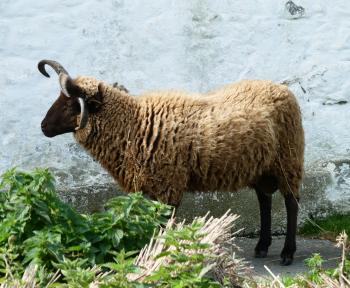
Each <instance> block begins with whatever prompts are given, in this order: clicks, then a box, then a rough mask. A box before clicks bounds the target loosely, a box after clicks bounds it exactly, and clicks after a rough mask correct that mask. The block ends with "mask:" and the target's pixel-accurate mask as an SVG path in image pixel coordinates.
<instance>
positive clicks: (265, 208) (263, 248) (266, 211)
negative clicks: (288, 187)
mask: <svg viewBox="0 0 350 288" xmlns="http://www.w3.org/2000/svg"><path fill="white" fill-rule="evenodd" d="M255 191H256V195H257V196H258V200H259V207H260V238H259V242H258V244H257V245H256V247H255V257H256V258H264V257H266V256H267V252H268V250H269V246H270V245H271V202H272V197H271V195H266V194H265V193H263V192H262V191H261V190H259V189H258V188H256V189H255Z"/></svg>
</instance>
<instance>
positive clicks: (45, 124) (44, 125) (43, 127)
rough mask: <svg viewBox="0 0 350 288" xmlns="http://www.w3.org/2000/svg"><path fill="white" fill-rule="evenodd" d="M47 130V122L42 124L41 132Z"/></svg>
mask: <svg viewBox="0 0 350 288" xmlns="http://www.w3.org/2000/svg"><path fill="white" fill-rule="evenodd" d="M45 128H47V123H46V122H44V121H43V122H41V130H45Z"/></svg>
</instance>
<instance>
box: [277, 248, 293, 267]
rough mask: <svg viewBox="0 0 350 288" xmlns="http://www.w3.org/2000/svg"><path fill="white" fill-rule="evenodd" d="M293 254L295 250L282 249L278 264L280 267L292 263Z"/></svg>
mask: <svg viewBox="0 0 350 288" xmlns="http://www.w3.org/2000/svg"><path fill="white" fill-rule="evenodd" d="M294 252H295V249H287V248H283V250H282V252H281V262H280V263H281V265H282V266H288V265H290V264H292V263H293V255H294Z"/></svg>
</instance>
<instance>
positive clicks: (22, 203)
mask: <svg viewBox="0 0 350 288" xmlns="http://www.w3.org/2000/svg"><path fill="white" fill-rule="evenodd" d="M170 214H171V208H170V207H169V206H167V205H164V204H161V203H159V202H156V201H150V200H147V199H146V198H144V197H142V195H141V194H140V193H135V194H132V195H130V196H125V197H117V198H114V199H112V200H110V201H109V202H108V203H107V205H106V211H104V212H99V213H95V214H92V215H83V214H79V213H78V212H76V211H75V210H74V209H73V208H71V207H70V206H69V205H67V204H65V203H64V202H62V201H61V200H60V199H59V197H58V196H57V194H56V192H55V188H54V179H53V177H52V175H51V174H50V172H49V171H48V170H44V169H36V170H35V171H33V172H32V173H25V172H19V171H17V170H16V169H11V170H9V171H7V172H6V173H5V174H4V175H3V177H2V181H1V183H0V254H1V255H0V274H2V275H3V277H6V275H9V273H10V272H11V273H10V274H11V275H13V276H19V275H21V274H22V273H23V271H24V269H25V267H26V266H28V265H32V264H37V265H39V267H40V269H44V270H45V272H42V273H41V274H45V273H46V274H47V275H50V273H53V272H54V271H55V269H57V268H59V269H61V270H62V271H67V272H66V273H63V275H64V277H65V278H66V280H69V281H71V282H72V283H75V282H74V281H75V280H74V279H75V278H74V277H73V276H72V275H73V274H72V273H70V272H69V271H72V269H68V268H67V267H70V265H74V264H76V265H78V266H79V268H81V269H82V271H81V273H82V275H83V276H84V277H85V278H86V279H85V280H86V282H88V281H90V279H91V278H92V277H93V274H94V273H93V272H91V271H92V270H91V271H90V272H89V273H87V272H86V271H87V270H86V269H91V268H92V267H94V265H96V264H102V263H107V262H109V261H111V260H113V256H114V255H115V253H116V252H118V251H122V250H123V249H124V250H125V251H130V250H133V251H134V250H139V249H141V248H142V247H143V246H144V245H145V244H146V243H148V241H149V239H150V238H151V237H152V236H153V235H154V233H155V232H156V231H157V229H159V228H160V227H161V226H162V225H164V224H165V223H166V222H167V218H168V216H169V215H170ZM9 267H11V271H9ZM84 269H85V270H84ZM86 273H87V274H89V275H87V274H86ZM85 274H86V275H85ZM77 277H78V278H79V275H77ZM84 277H80V278H84ZM42 278H43V279H44V278H45V277H42ZM73 280H74V281H73ZM85 280H84V281H85ZM43 281H44V280H43ZM77 283H78V282H77Z"/></svg>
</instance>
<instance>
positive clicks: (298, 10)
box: [285, 1, 305, 19]
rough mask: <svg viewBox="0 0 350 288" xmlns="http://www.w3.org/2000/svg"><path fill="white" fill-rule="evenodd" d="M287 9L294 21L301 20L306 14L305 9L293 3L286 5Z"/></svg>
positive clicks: (289, 2)
mask: <svg viewBox="0 0 350 288" xmlns="http://www.w3.org/2000/svg"><path fill="white" fill-rule="evenodd" d="M285 9H286V10H287V11H288V12H289V14H290V15H291V16H292V18H293V19H296V18H301V17H303V16H304V14H305V8H304V7H302V6H298V5H296V4H295V3H294V2H293V1H288V2H287V3H286V4H285Z"/></svg>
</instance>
